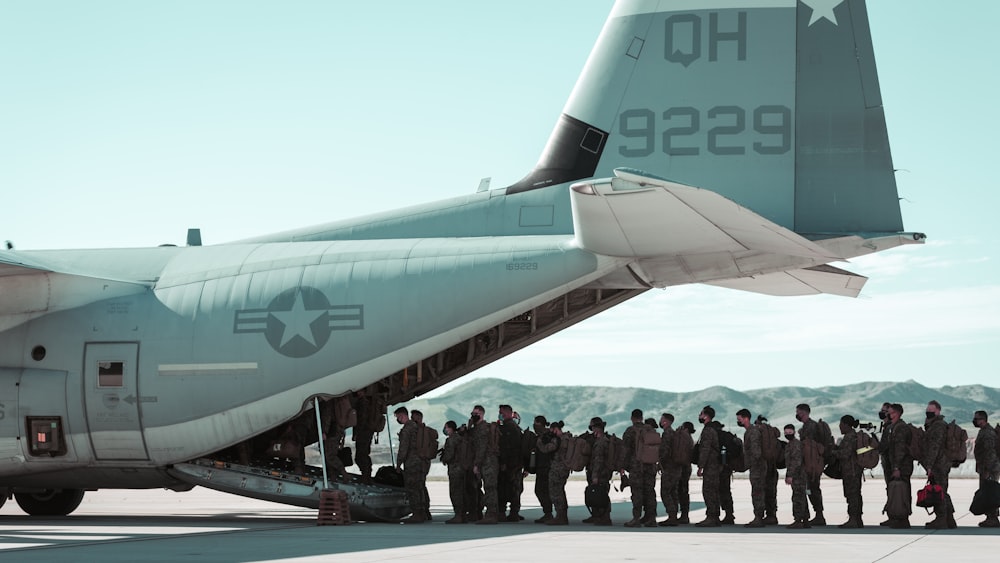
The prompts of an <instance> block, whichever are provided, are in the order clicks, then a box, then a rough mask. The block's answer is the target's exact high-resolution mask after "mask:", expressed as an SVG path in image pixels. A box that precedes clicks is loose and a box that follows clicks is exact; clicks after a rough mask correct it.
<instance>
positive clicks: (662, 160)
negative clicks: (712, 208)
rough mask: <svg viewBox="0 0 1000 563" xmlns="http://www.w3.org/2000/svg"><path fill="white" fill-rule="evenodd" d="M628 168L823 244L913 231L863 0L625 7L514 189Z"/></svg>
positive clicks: (675, 1)
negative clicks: (727, 202)
mask: <svg viewBox="0 0 1000 563" xmlns="http://www.w3.org/2000/svg"><path fill="white" fill-rule="evenodd" d="M620 167H627V168H633V169H641V170H644V171H646V172H648V173H650V174H653V175H656V176H659V177H663V178H669V179H670V180H672V181H674V182H678V183H682V184H687V185H691V186H699V187H702V188H705V189H709V190H712V191H714V192H716V193H718V194H721V195H723V196H725V197H727V198H729V199H731V200H733V201H735V202H736V203H738V204H740V205H741V206H744V207H746V208H748V209H751V210H753V211H754V212H755V213H758V214H760V215H761V216H763V217H765V218H766V219H768V220H769V221H772V222H774V223H776V224H778V225H780V226H782V227H784V228H787V229H789V230H792V231H794V232H796V233H800V234H809V235H815V237H814V238H822V237H824V236H834V235H836V234H840V233H894V232H899V231H901V230H902V229H903V224H902V218H901V214H900V209H899V200H898V196H897V191H896V182H895V177H894V172H893V165H892V158H891V154H890V152H889V142H888V134H887V131H886V125H885V114H884V112H883V109H882V98H881V93H880V90H879V83H878V76H877V72H876V67H875V60H874V52H873V48H872V41H871V33H870V30H869V24H868V17H867V13H866V7H865V2H864V0H841V1H839V2H837V1H833V2H830V1H819V0H801V1H800V0H671V1H662V2H654V1H651V0H619V1H618V2H617V3H616V4H615V7H614V9H613V11H612V13H611V15H610V17H609V19H608V21H607V23H606V24H605V26H604V29H603V31H602V32H601V36H600V38H599V39H598V42H597V44H596V46H595V47H594V50H593V52H592V53H591V55H590V58H589V59H588V61H587V64H586V67H585V68H584V71H583V73H582V75H581V77H580V78H579V80H578V82H577V84H576V87H575V88H574V90H573V93H572V95H571V96H570V99H569V101H568V102H567V104H566V106H565V108H564V110H563V114H562V116H561V118H560V120H559V122H558V123H557V125H556V128H555V130H554V131H553V133H552V135H551V136H550V138H549V142H548V144H547V145H546V148H545V150H544V151H543V154H542V156H541V159H540V161H539V163H538V165H537V166H536V168H535V169H534V170H533V171H532V172H531V173H530V174H529V175H528V176H527V177H525V178H524V179H523V180H521V181H520V182H518V183H516V184H514V185H512V186H510V187H509V188H508V189H507V193H508V194H513V193H518V192H523V191H529V190H533V189H537V188H540V187H545V186H549V185H554V184H563V183H567V182H572V181H576V180H580V179H586V178H591V177H603V176H611V175H612V174H613V170H614V169H616V168H620Z"/></svg>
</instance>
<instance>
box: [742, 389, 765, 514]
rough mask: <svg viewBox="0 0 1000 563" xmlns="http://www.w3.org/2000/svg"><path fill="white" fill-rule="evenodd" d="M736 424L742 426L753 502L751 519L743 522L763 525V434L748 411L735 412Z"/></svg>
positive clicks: (744, 453) (744, 455)
mask: <svg viewBox="0 0 1000 563" xmlns="http://www.w3.org/2000/svg"><path fill="white" fill-rule="evenodd" d="M736 424H737V425H739V426H742V427H743V429H744V433H743V457H744V459H745V460H746V463H747V469H748V470H749V472H750V500H751V501H752V502H753V520H751V521H750V522H748V523H747V524H745V527H747V528H763V527H764V508H765V506H764V490H765V488H766V483H765V479H766V473H767V462H766V461H764V447H763V444H762V441H763V439H764V436H763V435H762V434H761V431H760V428H758V427H757V426H756V425H754V424H751V423H750V411H749V410H748V409H740V410H739V411H738V412H737V413H736Z"/></svg>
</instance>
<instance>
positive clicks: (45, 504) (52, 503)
mask: <svg viewBox="0 0 1000 563" xmlns="http://www.w3.org/2000/svg"><path fill="white" fill-rule="evenodd" d="M14 500H16V501H17V505H18V506H20V507H21V510H23V511H25V512H27V513H28V515H29V516H66V515H67V514H69V513H70V512H73V511H74V510H76V507H78V506H80V502H81V501H83V490H81V489H63V490H60V491H54V490H49V491H45V492H44V493H14Z"/></svg>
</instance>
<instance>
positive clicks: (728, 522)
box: [719, 512, 736, 526]
mask: <svg viewBox="0 0 1000 563" xmlns="http://www.w3.org/2000/svg"><path fill="white" fill-rule="evenodd" d="M719 523H720V524H722V525H723V526H733V525H735V524H736V517H735V516H733V513H732V512H726V517H725V518H723V519H722V521H721V522H719Z"/></svg>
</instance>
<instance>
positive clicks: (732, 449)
mask: <svg viewBox="0 0 1000 563" xmlns="http://www.w3.org/2000/svg"><path fill="white" fill-rule="evenodd" d="M716 430H717V431H718V433H719V459H720V461H721V462H722V465H725V466H726V467H728V468H729V469H731V470H733V471H735V472H737V473H742V472H744V471H746V470H747V464H746V460H745V459H744V458H743V442H742V441H741V440H740V439H739V438H737V437H736V434H733V433H732V432H727V431H725V430H723V429H722V428H717V429H716Z"/></svg>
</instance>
